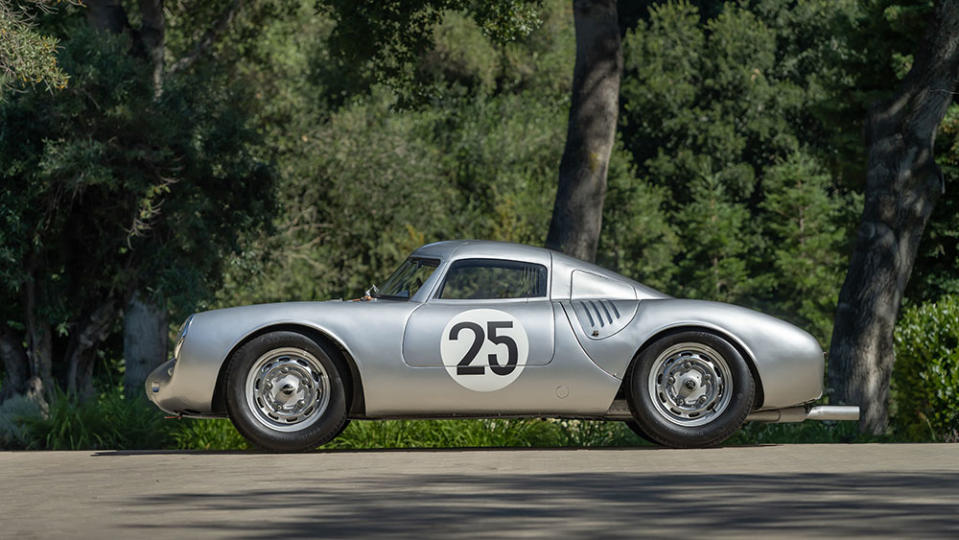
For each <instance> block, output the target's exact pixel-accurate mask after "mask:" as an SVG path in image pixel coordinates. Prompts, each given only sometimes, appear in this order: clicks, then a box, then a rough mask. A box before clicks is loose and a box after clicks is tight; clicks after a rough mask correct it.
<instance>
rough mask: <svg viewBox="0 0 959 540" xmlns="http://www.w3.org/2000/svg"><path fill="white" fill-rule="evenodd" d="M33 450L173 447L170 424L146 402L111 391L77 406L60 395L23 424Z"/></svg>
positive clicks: (73, 399)
mask: <svg viewBox="0 0 959 540" xmlns="http://www.w3.org/2000/svg"><path fill="white" fill-rule="evenodd" d="M20 422H21V423H22V426H23V427H24V428H25V429H26V430H27V432H28V433H29V444H28V446H27V447H28V448H30V449H32V450H100V449H119V450H134V449H148V448H164V447H166V446H168V445H169V444H170V424H168V423H165V422H164V419H163V413H162V412H161V411H160V410H159V409H157V408H156V407H155V406H154V405H153V404H152V403H148V402H147V401H146V400H145V399H142V398H139V399H128V398H126V397H124V395H123V390H122V388H119V387H114V388H108V389H107V390H105V391H104V392H102V393H100V395H99V396H97V398H96V399H91V400H87V401H85V402H82V403H81V402H78V401H77V400H76V399H75V398H72V397H70V396H68V395H66V394H65V393H63V392H57V393H56V394H55V395H54V399H53V400H52V402H51V403H50V410H49V412H48V413H47V414H46V415H43V416H28V417H24V418H22V419H21V420H20Z"/></svg>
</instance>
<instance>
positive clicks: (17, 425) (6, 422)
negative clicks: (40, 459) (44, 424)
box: [0, 395, 45, 449]
mask: <svg viewBox="0 0 959 540" xmlns="http://www.w3.org/2000/svg"><path fill="white" fill-rule="evenodd" d="M44 414H45V411H44V407H43V405H42V404H40V403H39V402H38V401H37V400H35V399H31V398H30V397H28V396H25V395H19V396H13V397H12V398H9V399H6V400H5V401H4V402H3V403H0V449H19V448H26V447H27V446H29V445H30V443H31V442H32V434H31V433H30V431H29V430H28V429H27V428H26V427H25V426H24V424H25V423H27V422H30V421H32V420H39V419H41V418H43V415H44Z"/></svg>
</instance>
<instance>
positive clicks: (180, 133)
mask: <svg viewBox="0 0 959 540" xmlns="http://www.w3.org/2000/svg"><path fill="white" fill-rule="evenodd" d="M146 4H147V3H144V7H145V9H146V11H148V10H149V9H150V6H151V5H153V4H151V5H146ZM154 7H155V6H154ZM82 14H83V15H86V16H87V19H88V21H90V23H91V24H90V26H91V27H92V28H90V27H85V25H83V24H82V19H81V20H79V21H78V16H79V15H81V13H79V12H78V10H70V11H69V12H68V13H63V14H58V15H57V17H61V23H62V24H60V25H59V27H61V28H64V29H67V30H68V32H67V34H66V36H65V39H64V40H63V42H62V43H63V50H62V51H61V53H60V58H59V60H60V62H61V65H62V66H63V69H64V71H65V72H66V73H68V74H70V76H71V77H72V80H73V83H72V84H71V86H70V87H69V88H67V89H66V90H64V91H63V92H61V93H60V94H58V95H57V96H56V97H53V96H50V95H48V94H43V93H36V92H24V93H19V94H13V95H11V96H10V97H9V99H7V100H5V101H4V102H3V104H2V105H0V126H2V127H0V184H2V186H3V189H2V190H0V221H2V223H3V226H2V227H0V276H2V278H3V279H2V283H3V288H2V289H0V341H2V346H0V355H2V356H3V361H4V366H5V373H6V378H5V380H4V385H3V389H4V394H5V395H10V394H15V393H20V392H23V391H24V390H25V389H26V388H27V387H28V386H29V387H38V388H40V387H42V388H43V389H44V390H45V391H46V392H50V391H51V390H52V389H53V387H54V385H55V383H59V384H60V385H62V387H63V388H65V389H67V390H68V391H69V392H71V393H75V394H79V395H81V396H82V395H90V393H91V390H92V375H93V370H94V365H95V364H96V363H97V362H98V361H99V359H100V357H101V355H105V354H108V353H109V354H113V353H114V352H115V351H104V350H100V346H101V345H102V344H103V343H104V341H105V340H106V339H107V338H108V337H109V336H112V335H115V333H116V332H117V330H118V328H117V327H118V323H119V320H120V317H121V315H122V313H123V311H124V309H125V308H128V307H129V306H134V307H135V303H133V304H131V300H134V299H135V294H136V293H137V291H140V292H141V293H143V294H144V295H149V297H141V299H140V300H139V301H141V302H148V303H150V304H153V305H155V306H157V307H158V308H159V310H162V313H165V312H166V311H167V310H168V309H169V308H174V309H176V310H177V311H181V312H182V311H183V310H192V309H193V305H194V304H195V303H196V302H197V300H198V299H200V298H202V297H204V296H209V294H210V291H211V289H212V288H213V287H215V286H216V282H217V281H218V276H219V274H220V271H221V269H222V266H221V265H222V261H223V258H224V255H225V254H227V253H230V252H233V251H235V250H236V249H237V240H238V238H239V237H240V235H242V234H244V233H245V232H247V231H251V230H256V229H257V228H259V227H261V226H262V225H263V221H264V217H265V216H266V215H268V213H269V212H270V209H271V208H270V207H271V201H272V174H271V172H270V170H269V169H268V168H267V167H266V166H265V165H264V163H263V162H262V161H260V160H259V159H257V156H256V151H255V146H256V143H257V141H258V137H257V136H256V134H255V133H254V131H253V129H252V128H251V126H250V125H249V115H248V114H247V111H248V110H249V108H250V102H251V99H250V98H251V96H250V95H249V94H247V93H246V92H245V89H244V88H243V87H242V86H241V87H238V88H235V89H228V88H226V87H225V86H224V85H223V84H222V81H223V80H224V78H225V74H223V73H220V74H217V72H216V71H215V70H212V69H211V66H209V65H207V66H205V67H203V66H200V65H199V64H197V65H196V67H197V69H195V70H186V69H185V68H184V70H183V71H182V72H180V73H179V75H178V77H176V78H167V79H163V80H160V81H159V82H161V83H162V87H159V88H158V86H157V82H158V79H157V77H156V73H157V71H156V65H157V64H156V63H157V62H158V61H159V58H161V57H159V56H158V55H154V54H147V55H144V54H143V51H144V50H145V49H143V48H141V47H140V45H138V43H139V42H140V41H141V40H146V41H150V42H151V43H152V45H144V47H158V46H159V45H158V43H162V42H163V39H162V38H156V37H154V38H145V37H144V36H143V34H149V33H150V32H149V31H147V30H145V27H142V26H141V27H139V28H137V29H134V28H132V27H130V26H129V23H128V22H127V18H126V14H125V12H123V11H122V6H121V4H120V3H119V2H91V5H90V11H89V12H86V13H82ZM139 19H140V20H141V21H142V23H143V24H144V25H148V24H150V20H151V17H150V15H149V14H140V17H139ZM154 22H156V19H154ZM78 23H80V24H78ZM100 29H108V30H116V31H109V32H103V31H101V30H100ZM162 30H163V28H161V31H160V34H163V33H164V32H163V31H162ZM166 30H167V31H169V30H170V28H169V27H166ZM181 30H182V29H181ZM186 33H191V32H186ZM134 34H140V35H139V36H137V35H134ZM166 35H169V32H167V34H166ZM174 35H176V34H174ZM190 50H192V49H190ZM163 57H166V55H163ZM174 58H176V57H174ZM182 58H186V57H181V59H182ZM197 58H199V57H197ZM177 61H179V60H177ZM184 65H186V64H184ZM201 68H202V69H201ZM161 90H162V91H161ZM158 299H163V301H162V302H159V301H158ZM159 310H153V314H148V318H152V319H153V322H154V324H151V325H149V327H152V328H153V330H152V332H153V333H154V334H155V336H153V337H154V338H155V339H154V341H155V342H156V343H162V344H163V347H165V344H166V340H167V337H166V333H167V328H166V324H165V323H163V322H162V320H161V321H159V323H157V321H156V319H157V317H158V315H156V312H157V311H159ZM154 353H155V351H154ZM160 354H161V356H160V357H159V358H154V357H151V358H150V359H149V360H150V362H153V363H156V362H159V361H162V360H163V356H162V352H161V353H160ZM134 364H135V362H134ZM131 367H136V366H134V365H131ZM143 370H144V367H141V368H140V369H139V370H137V369H131V371H132V372H137V371H139V372H140V373H142V372H143ZM25 378H27V379H28V380H25ZM30 381H33V382H30ZM139 392H140V390H139V388H137V394H139Z"/></svg>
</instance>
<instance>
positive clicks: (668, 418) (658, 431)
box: [629, 331, 756, 448]
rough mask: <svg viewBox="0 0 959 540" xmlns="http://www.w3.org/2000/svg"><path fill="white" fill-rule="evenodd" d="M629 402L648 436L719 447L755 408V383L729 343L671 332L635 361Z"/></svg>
mask: <svg viewBox="0 0 959 540" xmlns="http://www.w3.org/2000/svg"><path fill="white" fill-rule="evenodd" d="M635 362H636V365H635V366H633V367H634V368H633V369H632V370H631V371H632V376H631V379H630V381H629V406H630V409H631V411H632V413H633V418H634V419H635V421H636V423H637V425H638V427H639V428H640V429H641V431H642V432H643V433H644V434H645V435H646V436H647V438H649V439H651V440H653V441H654V442H657V443H659V444H662V445H665V446H671V447H674V448H698V447H708V446H715V445H718V444H720V443H721V442H723V441H725V440H726V439H728V438H729V437H730V436H731V435H732V434H733V433H735V432H736V430H738V429H739V427H740V426H741V425H742V424H743V421H745V419H746V416H747V415H748V414H749V412H750V410H751V409H752V405H753V400H754V398H755V394H756V384H755V381H753V377H752V373H750V371H749V366H748V365H747V364H746V361H745V359H743V357H742V355H741V354H739V351H737V350H736V348H735V347H733V346H732V345H731V344H730V343H729V342H727V341H726V340H725V339H722V338H720V337H719V336H716V335H714V334H710V333H708V332H702V331H685V332H678V333H675V334H671V335H668V336H666V337H663V338H661V339H659V340H657V341H656V342H655V343H653V344H652V345H651V346H649V347H648V348H646V349H645V350H644V351H643V352H642V353H641V354H640V355H639V357H638V358H637V359H636V360H635Z"/></svg>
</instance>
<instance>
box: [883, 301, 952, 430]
mask: <svg viewBox="0 0 959 540" xmlns="http://www.w3.org/2000/svg"><path fill="white" fill-rule="evenodd" d="M892 399H893V403H894V407H893V424H894V426H895V427H896V428H897V430H899V431H901V432H903V434H904V435H905V436H906V437H907V438H909V439H912V440H927V439H928V438H932V439H933V440H939V441H943V440H945V441H956V440H957V439H959V296H943V297H941V298H940V299H939V300H938V301H936V302H929V303H926V304H923V305H920V306H911V307H909V308H907V309H905V310H904V311H903V313H902V316H901V318H900V320H899V324H898V325H897V326H896V363H895V366H894V368H893V374H892Z"/></svg>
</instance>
